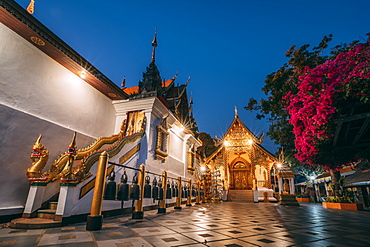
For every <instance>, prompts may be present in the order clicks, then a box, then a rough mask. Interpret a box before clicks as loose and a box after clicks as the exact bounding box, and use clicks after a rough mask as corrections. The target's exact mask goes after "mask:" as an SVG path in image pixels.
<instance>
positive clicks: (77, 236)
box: [37, 232, 93, 246]
mask: <svg viewBox="0 0 370 247" xmlns="http://www.w3.org/2000/svg"><path fill="white" fill-rule="evenodd" d="M91 241H93V238H92V236H91V234H90V232H69V233H54V234H44V235H43V236H42V237H41V239H40V242H39V243H38V245H37V246H44V245H57V244H69V243H74V244H75V243H82V242H91Z"/></svg>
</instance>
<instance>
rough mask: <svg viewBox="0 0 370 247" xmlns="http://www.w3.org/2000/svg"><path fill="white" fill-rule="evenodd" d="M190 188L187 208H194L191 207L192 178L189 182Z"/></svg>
mask: <svg viewBox="0 0 370 247" xmlns="http://www.w3.org/2000/svg"><path fill="white" fill-rule="evenodd" d="M188 186H189V195H188V201H187V203H186V206H189V207H190V206H192V205H191V192H192V188H191V178H189V181H188Z"/></svg>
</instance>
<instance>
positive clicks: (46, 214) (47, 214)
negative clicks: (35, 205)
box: [37, 209, 56, 219]
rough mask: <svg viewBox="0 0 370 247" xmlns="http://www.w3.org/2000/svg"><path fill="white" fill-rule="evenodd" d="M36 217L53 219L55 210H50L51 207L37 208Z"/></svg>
mask: <svg viewBox="0 0 370 247" xmlns="http://www.w3.org/2000/svg"><path fill="white" fill-rule="evenodd" d="M37 213H38V217H39V218H43V219H54V216H55V213H56V210H51V209H42V210H38V211H37Z"/></svg>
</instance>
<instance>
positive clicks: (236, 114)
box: [235, 106, 238, 117]
mask: <svg viewBox="0 0 370 247" xmlns="http://www.w3.org/2000/svg"><path fill="white" fill-rule="evenodd" d="M235 117H238V108H236V106H235Z"/></svg>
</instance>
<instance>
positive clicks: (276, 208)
mask: <svg viewBox="0 0 370 247" xmlns="http://www.w3.org/2000/svg"><path fill="white" fill-rule="evenodd" d="M369 228H370V212H368V211H349V210H335V209H326V208H323V207H322V206H321V204H319V203H301V206H299V207H295V206H282V205H278V204H274V203H235V202H222V203H203V204H201V205H193V206H191V207H190V206H185V205H183V207H182V209H181V210H175V209H173V208H172V207H171V208H167V213H166V214H157V210H152V211H145V213H144V219H139V220H133V219H131V215H119V216H115V217H107V218H105V219H104V221H103V229H102V230H100V231H91V232H90V231H86V230H85V229H86V223H85V222H82V223H77V224H72V225H68V226H64V227H58V228H49V229H36V230H26V229H11V228H7V227H4V228H2V229H0V246H60V247H69V246H83V247H88V246H100V247H111V246H112V247H128V246H139V247H142V246H160V247H162V246H193V247H198V246H228V247H238V246H337V247H341V246H369V245H370V236H369V234H368V232H369Z"/></svg>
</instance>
